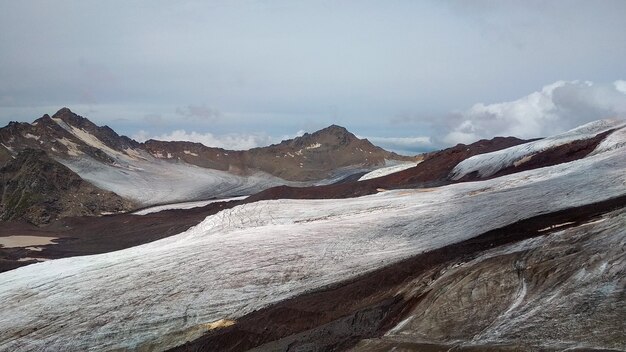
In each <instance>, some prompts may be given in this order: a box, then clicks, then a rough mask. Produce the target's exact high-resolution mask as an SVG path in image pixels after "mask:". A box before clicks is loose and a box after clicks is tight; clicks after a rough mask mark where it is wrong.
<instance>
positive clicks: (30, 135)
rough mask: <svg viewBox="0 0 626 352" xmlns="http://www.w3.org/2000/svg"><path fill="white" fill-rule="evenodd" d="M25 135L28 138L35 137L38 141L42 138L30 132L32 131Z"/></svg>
mask: <svg viewBox="0 0 626 352" xmlns="http://www.w3.org/2000/svg"><path fill="white" fill-rule="evenodd" d="M24 137H26V138H28V139H34V140H36V141H38V140H39V138H40V137H39V136H35V135H34V134H30V133H26V134H25V135H24Z"/></svg>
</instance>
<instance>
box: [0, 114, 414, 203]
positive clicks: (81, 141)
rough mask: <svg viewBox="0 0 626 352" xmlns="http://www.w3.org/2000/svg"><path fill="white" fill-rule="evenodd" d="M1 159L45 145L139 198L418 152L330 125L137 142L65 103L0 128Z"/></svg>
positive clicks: (292, 177)
mask: <svg viewBox="0 0 626 352" xmlns="http://www.w3.org/2000/svg"><path fill="white" fill-rule="evenodd" d="M0 148H2V149H0V162H6V161H7V160H8V155H11V156H15V155H17V153H19V152H20V151H21V150H24V149H25V148H34V149H40V150H44V151H45V152H46V153H48V155H50V156H51V157H52V158H54V159H55V160H57V161H58V162H60V163H62V164H63V165H65V166H67V167H68V168H69V169H71V170H72V171H74V172H75V173H77V174H78V175H79V176H80V177H82V178H83V179H84V180H86V181H88V182H90V183H92V184H93V185H95V186H96V187H99V188H102V189H105V190H108V191H111V192H114V193H116V194H119V195H120V196H122V197H124V198H126V199H128V200H131V201H133V202H136V203H138V204H141V205H150V204H158V203H168V202H180V201H187V200H196V199H207V198H213V197H226V196H235V195H242V194H253V193H256V192H259V191H261V190H263V189H266V188H269V187H272V186H278V185H290V186H310V185H315V184H327V183H333V182H336V181H338V180H340V179H342V178H345V177H346V176H349V175H352V174H354V173H358V172H367V171H371V170H372V169H375V168H378V167H383V166H385V164H396V163H401V162H408V161H410V160H416V159H415V157H405V156H400V155H397V154H395V153H391V152H387V151H385V150H383V149H381V148H379V147H376V146H374V145H372V144H371V143H370V142H369V141H367V140H365V139H363V140H362V139H359V138H357V137H356V136H354V135H353V134H352V133H350V132H348V131H347V130H346V129H345V128H343V127H339V126H330V127H328V128H325V129H323V130H320V131H317V132H315V133H312V134H305V135H303V136H301V137H297V138H295V139H292V140H286V141H283V142H281V143H279V144H276V145H271V146H268V147H263V148H254V149H251V150H248V151H232V150H224V149H221V148H212V147H207V146H204V145H202V144H199V143H191V142H162V141H154V140H150V141H147V142H146V143H143V144H142V143H138V142H136V141H134V140H132V139H130V138H128V137H125V136H120V135H118V134H117V133H116V132H115V131H113V130H112V129H111V128H109V127H107V126H102V127H101V126H97V125H95V124H94V123H92V122H91V121H89V120H88V119H86V118H84V117H81V116H78V115H77V114H75V113H73V112H71V111H70V110H69V109H67V108H63V109H61V110H59V111H58V112H57V113H55V114H54V115H52V116H51V117H50V116H48V115H44V116H43V117H41V118H39V119H37V120H35V121H34V122H33V123H31V124H29V123H18V122H11V123H9V125H7V126H6V127H4V128H2V129H0Z"/></svg>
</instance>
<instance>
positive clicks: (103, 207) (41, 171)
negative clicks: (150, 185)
mask: <svg viewBox="0 0 626 352" xmlns="http://www.w3.org/2000/svg"><path fill="white" fill-rule="evenodd" d="M0 196H1V198H0V220H4V221H7V220H26V221H27V222H30V223H33V224H36V225H39V224H45V223H48V222H50V221H52V220H55V219H58V218H60V217H67V216H79V215H100V214H102V213H115V212H120V211H128V210H130V209H132V208H134V207H135V205H134V204H133V203H132V202H130V201H127V200H125V199H123V198H121V197H120V196H118V195H116V194H115V193H112V192H108V191H105V190H102V189H99V188H97V187H94V186H93V185H91V184H89V183H88V182H86V181H84V180H83V179H81V178H80V177H79V176H78V175H77V174H75V173H74V172H72V171H71V170H70V169H68V168H67V167H65V166H63V165H62V164H61V163H59V162H57V161H55V160H54V159H52V158H51V157H49V156H48V155H47V154H46V152H44V151H42V150H36V149H30V148H27V149H24V150H23V151H21V152H20V153H19V154H18V155H17V157H16V158H15V159H13V160H11V161H9V162H8V163H7V164H6V165H4V166H3V167H2V168H0Z"/></svg>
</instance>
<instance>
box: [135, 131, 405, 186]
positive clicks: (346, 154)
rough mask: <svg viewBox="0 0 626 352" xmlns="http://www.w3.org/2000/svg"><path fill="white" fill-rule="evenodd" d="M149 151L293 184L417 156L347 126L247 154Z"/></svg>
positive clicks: (185, 146) (183, 145)
mask: <svg viewBox="0 0 626 352" xmlns="http://www.w3.org/2000/svg"><path fill="white" fill-rule="evenodd" d="M144 146H145V148H146V149H147V150H148V151H149V152H150V153H151V154H152V155H153V156H155V157H157V158H162V159H174V160H183V161H184V162H186V163H189V164H193V165H197V166H201V167H205V168H211V169H217V170H222V171H228V172H232V173H235V174H238V175H246V174H249V173H250V172H251V171H254V170H261V171H263V172H267V173H268V174H271V175H274V176H277V177H280V178H283V179H285V180H288V181H316V180H323V179H325V178H329V177H332V176H333V175H335V174H337V172H338V171H339V170H341V169H342V168H345V169H347V170H346V171H349V170H350V169H364V170H365V169H371V168H373V167H378V166H384V165H385V164H386V163H387V162H389V161H414V160H416V158H415V157H407V156H401V155H398V154H396V153H392V152H388V151H386V150H384V149H382V148H380V147H377V146H375V145H373V144H372V143H370V142H369V141H368V140H367V139H359V138H357V137H356V136H355V135H354V134H352V133H350V132H349V131H348V130H346V129H345V128H344V127H340V126H337V125H332V126H329V127H326V128H324V129H321V130H319V131H317V132H314V133H312V134H309V133H305V134H304V135H303V136H301V137H296V138H294V139H289V140H285V141H282V142H281V143H279V144H273V145H270V146H268V147H260V148H253V149H250V150H245V151H235V150H225V149H221V148H210V147H207V146H204V145H202V144H200V143H192V142H163V141H155V140H149V141H147V142H145V144H144Z"/></svg>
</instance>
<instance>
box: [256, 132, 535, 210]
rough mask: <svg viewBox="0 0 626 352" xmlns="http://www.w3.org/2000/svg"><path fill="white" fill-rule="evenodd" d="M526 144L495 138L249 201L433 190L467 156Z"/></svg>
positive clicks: (270, 192)
mask: <svg viewBox="0 0 626 352" xmlns="http://www.w3.org/2000/svg"><path fill="white" fill-rule="evenodd" d="M526 142H528V141H527V140H523V139H519V138H515V137H495V138H493V139H489V140H486V139H483V140H480V141H478V142H475V143H472V144H469V145H466V144H458V145H456V146H454V147H451V148H447V149H444V150H440V151H437V152H432V153H428V154H426V155H425V156H424V160H423V161H422V162H421V163H419V164H417V165H416V166H415V167H412V168H409V169H406V170H402V171H399V172H396V173H392V174H389V175H386V176H383V177H378V178H374V179H369V180H365V181H359V182H351V183H340V184H332V185H324V186H313V187H288V186H279V187H274V188H270V189H267V190H265V191H263V192H260V193H258V194H255V195H252V196H251V197H250V199H254V200H261V199H280V198H289V199H324V198H350V197H358V196H364V195H367V194H373V193H377V192H379V191H380V190H381V189H397V188H423V187H436V186H442V185H445V184H449V183H452V182H453V181H452V180H450V179H449V178H448V175H449V174H450V172H451V171H452V169H453V168H454V166H456V165H457V164H458V163H459V162H460V161H462V160H465V159H467V158H469V157H471V156H474V155H479V154H483V153H489V152H493V151H496V150H502V149H505V148H508V147H512V146H516V145H520V144H524V143H526Z"/></svg>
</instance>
